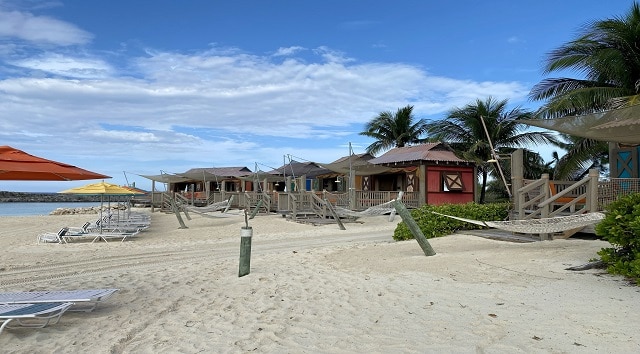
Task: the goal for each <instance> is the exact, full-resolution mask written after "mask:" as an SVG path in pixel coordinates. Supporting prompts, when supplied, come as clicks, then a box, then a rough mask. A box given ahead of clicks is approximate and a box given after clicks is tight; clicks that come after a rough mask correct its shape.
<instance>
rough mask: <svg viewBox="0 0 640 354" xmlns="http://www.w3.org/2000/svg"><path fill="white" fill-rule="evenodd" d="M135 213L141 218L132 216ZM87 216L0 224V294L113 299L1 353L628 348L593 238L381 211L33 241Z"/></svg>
mask: <svg viewBox="0 0 640 354" xmlns="http://www.w3.org/2000/svg"><path fill="white" fill-rule="evenodd" d="M139 210H140V211H142V212H146V213H149V210H148V209H139ZM91 218H92V216H91V215H58V216H33V217H0V224H1V225H2V227H1V228H0V245H1V249H2V250H3V254H2V258H1V263H0V288H1V289H2V291H25V290H45V289H46V290H49V289H54V290H72V289H84V288H118V289H120V290H119V291H118V292H117V293H116V294H115V295H114V296H113V297H111V298H110V299H108V300H107V301H106V302H104V303H102V304H100V305H99V306H98V307H97V308H96V309H95V310H94V311H93V312H89V313H85V312H67V313H66V314H64V315H63V316H62V318H61V320H60V322H59V323H57V324H55V325H51V326H48V327H45V328H40V329H30V328H18V329H8V330H5V331H4V332H3V333H2V334H0V347H1V348H2V352H3V353H53V352H55V353H79V352H82V353H244V352H259V353H445V352H448V353H631V352H639V351H640V321H638V320H637V315H638V314H639V313H640V288H638V287H636V286H631V285H629V284H628V283H627V282H626V281H625V280H624V279H622V278H619V277H613V276H610V275H607V274H605V273H603V271H602V270H598V269H595V270H587V271H579V272H576V271H569V270H565V268H567V267H569V266H576V265H580V264H583V263H586V262H587V261H589V260H590V259H591V258H594V257H596V252H597V251H598V250H600V249H601V248H602V247H608V244H607V243H606V242H603V241H600V240H581V239H569V240H554V241H544V242H533V243H511V242H505V241H496V240H490V239H485V238H481V237H478V236H471V235H465V234H455V235H450V236H447V237H442V238H438V239H431V240H430V243H431V245H432V246H433V248H434V249H435V251H436V252H437V255H436V256H433V257H426V256H424V254H423V253H422V250H421V249H420V247H419V245H418V243H417V242H416V241H414V240H411V241H403V242H395V241H393V239H392V234H393V230H394V228H395V225H396V223H397V222H399V221H400V218H399V217H396V218H395V220H394V221H393V222H389V221H388V217H387V216H378V217H372V218H364V219H361V221H362V222H361V223H347V224H346V225H345V226H346V229H347V230H340V229H339V228H338V226H337V225H335V224H331V225H323V226H313V225H308V224H300V223H295V222H291V221H287V220H286V219H285V218H282V217H281V216H279V215H259V216H257V217H256V218H254V219H253V220H250V226H252V227H253V238H252V257H251V273H250V274H249V275H247V276H244V277H238V265H239V260H238V258H239V248H240V228H241V227H242V226H243V225H244V218H243V217H242V216H232V217H229V218H215V219H212V218H204V217H201V216H198V215H192V220H185V222H186V224H187V226H188V229H180V228H179V224H178V221H177V219H176V217H175V215H171V214H162V213H158V212H156V213H153V215H152V225H151V227H150V228H149V229H148V230H146V231H144V232H143V233H141V234H140V235H139V236H138V237H136V238H135V239H132V240H130V241H125V242H118V241H111V242H109V243H104V242H97V243H87V242H73V243H70V244H37V243H36V236H37V235H38V234H39V233H42V232H51V231H57V230H58V229H59V228H60V227H63V226H81V225H82V224H83V223H84V222H85V221H89V220H91Z"/></svg>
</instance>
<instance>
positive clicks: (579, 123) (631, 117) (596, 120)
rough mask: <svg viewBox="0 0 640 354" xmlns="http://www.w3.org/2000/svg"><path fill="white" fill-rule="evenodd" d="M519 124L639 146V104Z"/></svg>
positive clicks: (527, 120) (524, 120)
mask: <svg viewBox="0 0 640 354" xmlns="http://www.w3.org/2000/svg"><path fill="white" fill-rule="evenodd" d="M519 122H521V123H524V124H528V125H532V126H535V127H540V128H545V129H549V130H555V131H558V132H561V133H566V134H569V135H575V136H580V137H583V138H589V139H594V140H601V141H610V142H615V143H623V144H640V105H634V106H629V107H625V108H619V109H615V110H610V111H604V112H599V113H591V114H585V115H579V116H567V117H562V118H554V119H523V120H520V121H519Z"/></svg>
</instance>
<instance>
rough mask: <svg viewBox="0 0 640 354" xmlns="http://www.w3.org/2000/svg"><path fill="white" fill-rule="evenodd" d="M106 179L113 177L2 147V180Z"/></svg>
mask: <svg viewBox="0 0 640 354" xmlns="http://www.w3.org/2000/svg"><path fill="white" fill-rule="evenodd" d="M104 178H111V177H109V176H106V175H103V174H99V173H95V172H91V171H87V170H84V169H82V168H79V167H76V166H72V165H67V164H65V163H62V162H57V161H52V160H47V159H43V158H41V157H37V156H33V155H30V154H27V153H26V152H24V151H22V150H18V149H15V148H12V147H11V146H6V145H5V146H0V180H4V181H75V180H83V179H104Z"/></svg>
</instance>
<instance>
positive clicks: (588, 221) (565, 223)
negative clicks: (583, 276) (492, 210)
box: [431, 211, 605, 234]
mask: <svg viewBox="0 0 640 354" xmlns="http://www.w3.org/2000/svg"><path fill="white" fill-rule="evenodd" d="M431 213H433V214H437V215H440V216H445V217H448V218H452V219H455V220H458V221H463V222H468V223H470V224H475V225H480V226H485V227H489V228H494V229H500V230H505V231H510V232H517V233H523V234H551V233H556V232H563V231H567V230H573V229H577V228H581V227H585V226H588V225H592V224H596V223H598V222H599V221H600V220H602V219H604V216H605V215H604V214H603V213H599V212H594V213H585V214H578V215H568V216H557V217H553V218H540V219H530V220H509V221H479V220H473V219H465V218H461V217H458V216H452V215H446V214H441V213H438V212H435V211H431Z"/></svg>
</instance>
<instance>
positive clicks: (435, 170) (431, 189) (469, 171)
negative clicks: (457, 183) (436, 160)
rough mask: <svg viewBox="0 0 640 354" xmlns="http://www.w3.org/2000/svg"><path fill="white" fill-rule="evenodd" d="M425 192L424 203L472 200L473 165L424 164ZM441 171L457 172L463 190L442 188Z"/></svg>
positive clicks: (466, 201) (473, 185) (474, 180)
mask: <svg viewBox="0 0 640 354" xmlns="http://www.w3.org/2000/svg"><path fill="white" fill-rule="evenodd" d="M426 170H427V176H426V182H427V193H426V199H427V200H426V201H425V203H426V204H431V205H439V204H464V203H469V202H473V201H474V199H475V198H474V196H475V187H476V175H475V169H474V167H473V166H443V165H429V166H426ZM443 172H459V173H460V175H461V178H462V186H463V190H460V191H446V190H444V188H443V185H444V183H443V177H442V174H443Z"/></svg>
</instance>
